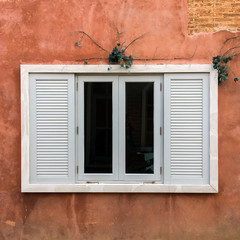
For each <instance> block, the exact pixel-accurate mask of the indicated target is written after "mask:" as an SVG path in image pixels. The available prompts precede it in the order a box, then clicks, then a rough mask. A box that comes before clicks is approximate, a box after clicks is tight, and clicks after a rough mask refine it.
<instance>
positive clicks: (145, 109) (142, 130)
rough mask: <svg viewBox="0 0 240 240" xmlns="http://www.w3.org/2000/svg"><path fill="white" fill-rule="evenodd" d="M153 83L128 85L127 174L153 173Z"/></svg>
mask: <svg viewBox="0 0 240 240" xmlns="http://www.w3.org/2000/svg"><path fill="white" fill-rule="evenodd" d="M153 146H154V145H153V83H126V173H136V174H139V173H142V174H151V173H153V169H154V168H153V166H154V160H153Z"/></svg>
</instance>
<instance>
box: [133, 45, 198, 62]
mask: <svg viewBox="0 0 240 240" xmlns="http://www.w3.org/2000/svg"><path fill="white" fill-rule="evenodd" d="M196 51H197V45H196V47H195V50H194V52H193V54H192V55H191V56H190V57H173V58H139V57H136V56H134V57H133V58H134V59H135V60H140V61H154V60H165V61H171V60H184V59H185V60H187V59H191V58H193V57H194V55H195V53H196Z"/></svg>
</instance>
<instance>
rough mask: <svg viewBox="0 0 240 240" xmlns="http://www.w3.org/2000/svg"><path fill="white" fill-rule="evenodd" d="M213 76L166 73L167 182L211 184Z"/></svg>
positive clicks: (165, 139)
mask: <svg viewBox="0 0 240 240" xmlns="http://www.w3.org/2000/svg"><path fill="white" fill-rule="evenodd" d="M209 99H210V98H209V75H208V74H204V73H199V74H198V73H196V74H195V73H189V74H165V75H164V183H168V184H208V183H209V105H210V102H209Z"/></svg>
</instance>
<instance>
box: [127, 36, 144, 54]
mask: <svg viewBox="0 0 240 240" xmlns="http://www.w3.org/2000/svg"><path fill="white" fill-rule="evenodd" d="M146 34H147V33H144V34H142V35H140V36H139V37H136V38H135V39H133V40H132V41H131V42H130V43H129V44H128V45H127V46H126V47H125V50H127V48H128V47H129V46H130V45H132V44H133V43H134V42H135V41H137V40H138V39H139V38H142V37H143V36H144V35H146Z"/></svg>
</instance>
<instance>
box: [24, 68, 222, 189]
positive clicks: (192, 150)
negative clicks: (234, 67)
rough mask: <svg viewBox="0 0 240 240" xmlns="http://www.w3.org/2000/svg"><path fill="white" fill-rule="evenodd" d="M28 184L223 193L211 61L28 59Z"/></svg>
mask: <svg viewBox="0 0 240 240" xmlns="http://www.w3.org/2000/svg"><path fill="white" fill-rule="evenodd" d="M21 70H22V74H21V81H22V85H21V86H22V89H21V90H22V95H21V96H22V103H21V105H22V106H21V107H22V191H23V192H217V191H218V181H217V176H218V173H217V172H218V169H217V75H216V72H215V70H213V69H212V67H211V65H189V66H186V65H175V66H174V65H169V66H139V65H138V66H132V68H131V69H130V71H126V70H124V69H120V68H119V66H114V68H113V69H112V71H111V72H108V71H107V66H103V65H102V66H76V65H75V66H74V65H73V66H69V65H66V66H56V65H52V66H50V65H47V66H44V65H39V66H38V65H23V66H22V69H21Z"/></svg>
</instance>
